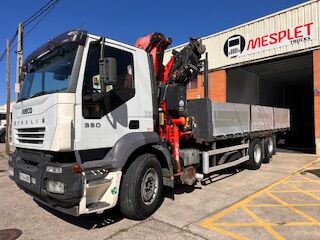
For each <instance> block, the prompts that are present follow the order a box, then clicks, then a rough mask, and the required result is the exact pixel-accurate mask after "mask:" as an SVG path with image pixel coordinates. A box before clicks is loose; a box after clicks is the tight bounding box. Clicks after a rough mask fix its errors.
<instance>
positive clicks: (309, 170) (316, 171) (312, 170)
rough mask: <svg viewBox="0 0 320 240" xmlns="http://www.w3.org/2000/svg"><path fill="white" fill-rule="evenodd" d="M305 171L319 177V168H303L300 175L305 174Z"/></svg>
mask: <svg viewBox="0 0 320 240" xmlns="http://www.w3.org/2000/svg"><path fill="white" fill-rule="evenodd" d="M307 173H310V174H313V175H315V176H317V177H319V178H320V168H317V169H308V170H305V171H303V172H301V173H300V174H301V175H306V174H307Z"/></svg>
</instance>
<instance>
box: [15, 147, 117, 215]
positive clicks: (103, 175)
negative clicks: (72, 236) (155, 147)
mask: <svg viewBox="0 0 320 240" xmlns="http://www.w3.org/2000/svg"><path fill="white" fill-rule="evenodd" d="M73 157H74V153H45V152H42V151H35V150H26V149H17V150H16V152H15V153H14V154H12V155H11V156H10V157H9V166H10V167H11V169H12V170H13V171H12V172H13V173H14V174H13V175H11V176H10V178H11V179H12V180H13V181H15V182H16V184H17V185H18V186H19V187H20V188H21V189H22V190H24V191H25V192H26V193H28V194H29V195H31V196H32V197H33V198H34V199H35V200H36V201H37V202H40V203H42V204H44V205H46V206H48V207H50V208H52V209H55V210H57V211H60V212H64V213H66V214H69V215H73V216H79V215H82V214H89V213H94V212H102V211H104V210H106V209H109V208H112V207H114V206H115V205H116V204H117V201H118V193H119V187H120V181H121V176H122V172H121V171H119V170H118V171H109V170H107V169H105V168H104V167H101V166H100V167H97V168H92V169H90V170H87V171H84V172H82V173H74V172H73V171H72V166H73V165H74V164H75V163H76V162H73V161H72V159H73ZM57 159H60V160H61V161H63V162H64V163H61V162H57ZM63 159H65V161H66V159H69V160H68V162H65V161H64V160H63ZM70 159H71V160H70ZM47 166H53V167H61V168H62V172H61V173H51V172H47V171H46V169H47ZM21 173H22V175H24V176H25V175H27V176H29V181H28V178H27V180H26V178H23V177H22V178H21V177H20V175H21ZM48 179H50V180H56V181H61V182H63V183H64V194H56V193H51V192H48V191H47V190H46V189H45V181H46V180H48Z"/></svg>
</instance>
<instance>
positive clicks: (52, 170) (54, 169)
mask: <svg viewBox="0 0 320 240" xmlns="http://www.w3.org/2000/svg"><path fill="white" fill-rule="evenodd" d="M47 172H50V173H62V167H52V166H47Z"/></svg>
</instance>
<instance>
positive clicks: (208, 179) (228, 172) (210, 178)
mask: <svg viewBox="0 0 320 240" xmlns="http://www.w3.org/2000/svg"><path fill="white" fill-rule="evenodd" d="M243 170H245V169H239V168H228V169H224V170H220V171H217V172H213V173H211V174H208V175H207V176H205V177H204V178H203V180H202V181H200V182H198V183H196V184H194V185H191V186H190V185H176V186H175V187H174V188H173V189H172V188H165V189H164V196H165V197H166V198H170V199H172V200H174V195H176V194H178V195H180V194H184V193H191V192H193V191H195V190H197V189H202V186H206V185H209V184H212V183H215V182H219V181H221V180H223V179H226V178H229V177H231V176H233V175H235V174H237V173H239V172H241V171H243Z"/></svg>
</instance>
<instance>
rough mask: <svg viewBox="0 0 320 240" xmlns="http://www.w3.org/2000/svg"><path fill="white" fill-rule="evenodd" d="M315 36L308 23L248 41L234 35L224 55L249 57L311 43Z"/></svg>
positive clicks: (226, 43)
mask: <svg viewBox="0 0 320 240" xmlns="http://www.w3.org/2000/svg"><path fill="white" fill-rule="evenodd" d="M313 36H314V24H313V23H312V22H311V23H307V24H304V25H299V26H296V27H293V28H288V29H284V30H281V31H279V32H273V33H271V34H265V35H262V36H258V37H256V38H251V39H248V40H247V41H246V39H245V38H244V37H243V36H241V35H233V36H231V37H229V38H228V39H227V41H226V42H225V44H224V49H223V50H224V54H225V55H226V56H227V57H228V58H235V57H238V56H243V55H248V54H252V53H257V52H263V51H266V50H270V49H274V48H279V47H283V46H287V45H294V44H298V43H302V42H307V41H311V40H312V39H313Z"/></svg>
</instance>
